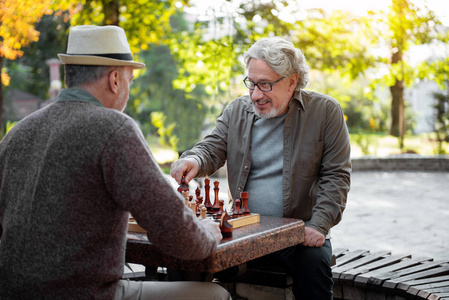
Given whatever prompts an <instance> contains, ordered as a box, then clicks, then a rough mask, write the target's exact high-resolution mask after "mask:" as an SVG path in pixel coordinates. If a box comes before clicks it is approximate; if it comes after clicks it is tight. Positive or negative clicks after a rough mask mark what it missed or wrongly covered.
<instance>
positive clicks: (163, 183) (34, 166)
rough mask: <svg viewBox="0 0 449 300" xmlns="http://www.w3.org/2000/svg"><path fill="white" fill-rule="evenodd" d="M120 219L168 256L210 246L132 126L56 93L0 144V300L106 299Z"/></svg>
mask: <svg viewBox="0 0 449 300" xmlns="http://www.w3.org/2000/svg"><path fill="white" fill-rule="evenodd" d="M128 212H131V214H132V215H133V216H134V217H135V218H136V220H137V222H138V223H139V224H140V225H141V226H142V227H143V228H145V229H146V230H147V231H148V238H149V240H150V241H151V242H152V243H154V244H155V245H157V246H158V247H159V248H160V250H161V251H163V252H166V253H168V254H170V255H173V256H176V257H180V258H184V259H202V258H205V257H207V256H209V255H210V254H211V252H212V251H213V250H214V249H215V247H216V240H215V238H214V237H213V235H212V234H211V233H209V232H208V231H207V230H206V229H205V228H204V227H203V226H202V225H200V223H199V221H197V219H196V217H195V216H194V215H193V214H192V212H191V211H190V210H189V209H187V207H186V206H185V205H184V202H183V200H182V197H181V196H180V195H179V193H178V192H177V191H175V190H174V189H173V187H172V186H171V184H170V182H169V181H168V180H167V178H166V177H165V175H164V174H163V173H162V172H161V170H160V168H159V166H158V165H157V163H156V162H155V160H154V158H153V156H152V155H151V152H150V149H149V148H148V145H147V143H146V141H145V139H144V137H143V135H142V133H141V131H140V129H139V128H138V127H137V125H136V123H135V122H134V121H133V120H132V119H131V118H129V117H128V116H126V115H125V114H123V113H120V112H117V111H115V110H111V109H106V108H104V107H103V106H102V104H101V103H100V102H99V101H98V100H97V99H95V98H94V97H93V96H92V95H90V94H89V93H87V92H86V91H83V90H80V89H67V90H63V91H62V92H61V94H60V95H59V98H58V101H57V102H56V103H54V104H52V105H50V106H48V107H45V108H43V109H41V110H39V111H37V112H36V113H34V114H32V115H30V116H28V117H27V118H25V119H24V120H22V121H21V122H19V123H18V124H17V125H15V126H14V128H13V129H12V130H11V131H10V132H9V133H8V134H7V135H6V136H5V138H4V139H3V140H2V142H1V143H0V225H1V226H0V237H1V241H0V299H3V300H4V299H111V298H112V297H113V295H114V292H115V288H116V283H117V281H118V280H119V279H120V278H121V276H122V273H123V264H124V258H125V246H126V231H127V223H128Z"/></svg>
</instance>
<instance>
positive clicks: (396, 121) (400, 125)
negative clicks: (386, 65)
mask: <svg viewBox="0 0 449 300" xmlns="http://www.w3.org/2000/svg"><path fill="white" fill-rule="evenodd" d="M391 63H392V65H395V64H398V63H402V53H401V51H397V52H395V53H393V55H392V58H391ZM401 76H402V74H401ZM390 92H391V127H390V134H391V135H393V136H395V137H398V138H399V147H400V148H401V149H403V148H404V132H405V130H404V129H405V128H404V125H405V122H404V80H403V79H402V78H401V79H398V76H396V81H395V83H394V85H393V86H390Z"/></svg>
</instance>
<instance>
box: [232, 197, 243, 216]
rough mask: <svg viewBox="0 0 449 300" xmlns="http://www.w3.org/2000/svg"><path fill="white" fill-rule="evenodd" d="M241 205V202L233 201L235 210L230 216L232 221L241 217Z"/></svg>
mask: <svg viewBox="0 0 449 300" xmlns="http://www.w3.org/2000/svg"><path fill="white" fill-rule="evenodd" d="M241 203H242V200H240V199H235V210H234V213H233V214H232V218H233V219H235V218H238V217H241V216H243V212H242V209H241Z"/></svg>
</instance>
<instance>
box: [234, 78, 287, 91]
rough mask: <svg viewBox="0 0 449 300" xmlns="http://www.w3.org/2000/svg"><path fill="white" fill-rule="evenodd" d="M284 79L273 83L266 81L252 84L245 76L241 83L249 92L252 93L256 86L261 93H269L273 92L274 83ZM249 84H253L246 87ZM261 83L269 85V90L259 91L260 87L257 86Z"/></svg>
mask: <svg viewBox="0 0 449 300" xmlns="http://www.w3.org/2000/svg"><path fill="white" fill-rule="evenodd" d="M284 78H285V76H283V77H281V78H279V79H278V80H276V81H275V82H266V81H262V82H254V81H251V80H249V79H248V76H246V77H245V79H243V83H244V84H245V86H246V87H247V88H248V89H250V90H251V91H253V90H254V89H255V88H256V86H257V87H258V88H259V90H260V91H261V92H271V91H272V90H273V85H275V84H276V83H278V82H279V81H281V80H282V79H284ZM251 83H252V84H254V86H253V87H251V86H248V84H251ZM261 83H263V84H269V85H270V89H269V90H263V89H261V88H260V86H259V84H261Z"/></svg>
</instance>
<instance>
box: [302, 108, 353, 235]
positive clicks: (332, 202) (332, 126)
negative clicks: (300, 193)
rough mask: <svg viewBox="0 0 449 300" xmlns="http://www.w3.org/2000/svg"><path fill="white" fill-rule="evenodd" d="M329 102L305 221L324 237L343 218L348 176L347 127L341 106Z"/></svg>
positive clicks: (348, 148)
mask: <svg viewBox="0 0 449 300" xmlns="http://www.w3.org/2000/svg"><path fill="white" fill-rule="evenodd" d="M331 103H332V102H331ZM331 103H329V105H328V106H327V114H326V120H325V126H324V149H323V156H322V160H321V166H320V175H319V179H318V180H317V182H316V185H315V186H314V189H315V190H316V191H315V193H316V195H317V196H316V197H317V198H316V205H315V206H314V208H313V212H312V218H311V220H310V222H308V226H310V227H313V228H315V229H317V230H319V231H320V232H321V233H323V234H324V235H325V236H326V235H327V233H328V232H329V230H330V228H331V227H333V226H335V225H336V224H338V223H339V222H340V220H341V218H342V214H343V211H344V209H345V207H346V200H347V195H348V192H349V189H350V179H351V161H350V153H351V149H350V142H349V133H348V129H347V127H346V123H345V119H344V115H343V111H342V109H341V107H340V105H338V104H335V103H332V104H331Z"/></svg>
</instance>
